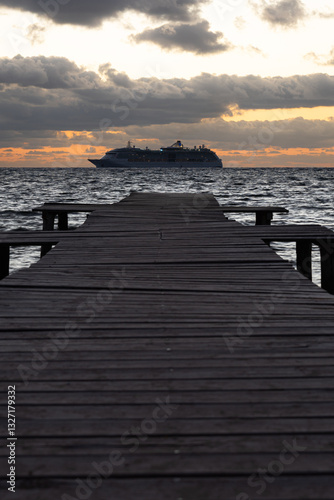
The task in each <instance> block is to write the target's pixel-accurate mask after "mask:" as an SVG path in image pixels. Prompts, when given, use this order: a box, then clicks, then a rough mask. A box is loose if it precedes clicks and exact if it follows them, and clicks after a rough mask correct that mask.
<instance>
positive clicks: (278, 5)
mask: <svg viewBox="0 0 334 500" xmlns="http://www.w3.org/2000/svg"><path fill="white" fill-rule="evenodd" d="M260 14H261V17H262V19H263V20H265V21H267V22H268V23H269V24H271V25H272V26H281V27H283V28H292V27H294V26H296V25H297V24H298V22H299V21H301V20H303V19H304V18H305V17H306V10H305V7H304V4H303V3H302V2H301V0H280V1H276V2H270V3H269V4H268V3H267V2H265V1H264V2H262V5H261V7H260Z"/></svg>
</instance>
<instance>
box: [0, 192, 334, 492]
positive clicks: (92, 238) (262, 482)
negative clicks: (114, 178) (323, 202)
mask: <svg viewBox="0 0 334 500" xmlns="http://www.w3.org/2000/svg"><path fill="white" fill-rule="evenodd" d="M236 208H237V207H233V206H232V207H231V206H230V207H221V206H219V204H218V202H217V201H216V199H215V198H214V197H213V196H212V195H210V194H208V193H198V194H162V193H161V194H158V193H132V194H131V195H130V196H129V197H127V198H125V199H124V200H122V201H121V202H119V203H116V204H114V205H102V206H97V205H96V206H91V205H90V206H87V205H82V206H68V205H67V206H66V205H58V206H55V205H54V204H52V205H50V204H48V205H45V206H43V207H39V208H38V210H40V211H41V212H42V213H43V220H44V229H45V231H38V232H22V234H20V233H21V232H20V233H18V232H8V233H2V234H0V256H1V266H0V275H1V276H0V277H2V278H4V279H2V281H0V316H1V323H0V352H1V354H0V359H1V403H0V406H1V423H0V426H1V435H2V436H3V437H4V438H5V439H4V440H3V446H2V447H1V450H0V464H1V467H0V470H1V472H2V475H1V478H2V482H1V488H2V489H3V490H4V491H3V492H1V498H4V499H5V500H8V499H11V498H15V499H16V500H74V499H88V498H92V499H94V500H253V499H256V498H261V499H263V500H297V499H299V500H300V499H302V500H330V499H333V498H334V478H333V468H334V455H333V451H334V419H333V416H334V401H333V389H334V353H333V347H334V297H333V295H332V294H331V293H333V292H334V288H333V283H334V279H333V269H334V265H333V259H334V257H333V254H334V252H333V248H334V247H333V242H334V234H333V232H332V231H330V230H328V229H326V228H323V227H321V226H315V225H312V226H311V225H310V226H304V225H303V226H295V225H294V226H291V225H290V226H289V225H280V226H274V225H273V226H271V225H269V224H270V221H271V218H272V215H273V214H274V213H276V212H282V213H284V209H282V208H280V207H265V208H259V207H258V208H254V209H251V208H250V207H245V210H247V211H252V212H254V213H255V214H256V222H257V225H254V226H243V225H242V224H239V223H237V222H236V221H234V220H232V219H230V218H227V217H226V215H227V214H230V213H232V212H233V211H242V207H239V208H238V210H236ZM75 211H83V212H87V213H88V212H89V213H90V215H89V216H88V218H87V220H86V222H85V223H84V224H83V225H82V226H81V227H79V228H78V229H76V230H70V229H68V227H69V226H68V218H67V214H68V213H70V212H75ZM259 214H260V215H259ZM55 217H58V225H59V228H60V230H53V227H54V221H55ZM271 241H294V242H296V250H297V257H298V258H297V261H298V262H297V264H298V268H299V269H300V271H302V273H303V274H302V273H299V272H297V271H295V270H294V269H293V267H292V265H291V264H290V263H288V262H286V261H284V260H283V259H282V258H280V257H279V256H278V255H277V254H276V253H275V252H274V251H273V250H272V248H270V246H269V245H268V244H269V243H270V242H271ZM28 244H29V245H41V246H43V251H42V253H43V257H42V259H41V260H39V261H38V262H37V263H36V264H34V265H32V266H31V267H30V268H29V269H24V270H21V271H18V272H16V273H13V274H11V275H9V276H7V275H8V269H9V258H10V247H11V246H15V245H28ZM312 244H316V245H318V246H319V248H320V249H321V259H322V286H323V289H321V288H319V287H317V286H316V285H315V284H313V283H312V281H311V280H310V279H309V278H310V277H311V265H310V262H311V261H310V259H311V245H312ZM54 245H55V246H54ZM52 246H54V247H53V248H51V247H52ZM328 292H331V293H328ZM332 372H333V373H332ZM8 385H11V386H12V385H14V386H15V387H16V430H15V433H16V436H15V437H17V441H16V464H15V473H16V493H15V495H14V494H13V493H11V492H10V491H8V490H7V486H9V485H7V486H5V481H6V479H5V478H6V474H7V473H8V472H9V465H8V453H9V451H8V450H9V448H7V445H6V443H7V442H8V441H6V440H7V438H8V429H7V388H8Z"/></svg>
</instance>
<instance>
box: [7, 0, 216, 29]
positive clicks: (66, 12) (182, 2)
mask: <svg viewBox="0 0 334 500" xmlns="http://www.w3.org/2000/svg"><path fill="white" fill-rule="evenodd" d="M207 1H208V0H108V1H106V0H94V2H92V1H91V0H0V7H7V8H11V9H18V10H21V11H28V12H33V13H35V14H38V15H44V16H48V17H49V18H50V19H52V20H53V21H54V22H55V23H59V24H73V25H81V26H88V27H97V26H99V25H100V24H101V23H102V22H103V21H104V20H106V19H110V18H115V17H118V16H119V15H120V14H122V13H124V12H126V11H129V10H134V11H136V12H140V13H143V14H146V15H149V16H152V17H154V18H157V19H166V20H170V21H190V20H192V19H193V17H194V15H196V14H197V12H198V9H199V7H200V6H201V5H202V4H204V3H206V2H207Z"/></svg>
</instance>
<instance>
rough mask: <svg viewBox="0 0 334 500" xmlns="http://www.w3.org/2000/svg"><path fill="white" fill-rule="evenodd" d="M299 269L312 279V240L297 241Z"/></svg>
mask: <svg viewBox="0 0 334 500" xmlns="http://www.w3.org/2000/svg"><path fill="white" fill-rule="evenodd" d="M296 251H297V269H298V271H299V272H300V273H302V274H303V275H304V276H306V278H308V279H310V280H311V279H312V241H311V240H300V241H298V240H297V241H296Z"/></svg>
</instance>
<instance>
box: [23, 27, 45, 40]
mask: <svg viewBox="0 0 334 500" xmlns="http://www.w3.org/2000/svg"><path fill="white" fill-rule="evenodd" d="M44 32H45V27H43V26H39V25H38V24H30V25H29V26H28V28H27V34H26V36H27V38H28V40H30V42H31V43H32V45H34V44H36V43H42V42H44Z"/></svg>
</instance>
